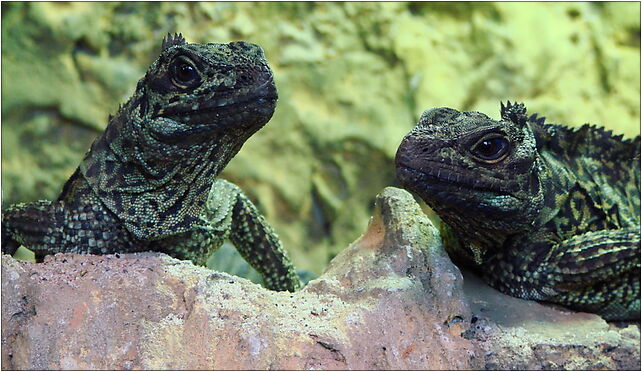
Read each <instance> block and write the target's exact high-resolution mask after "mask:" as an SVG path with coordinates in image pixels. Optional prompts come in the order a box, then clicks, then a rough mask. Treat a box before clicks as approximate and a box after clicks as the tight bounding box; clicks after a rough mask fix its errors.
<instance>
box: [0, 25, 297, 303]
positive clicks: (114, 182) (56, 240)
mask: <svg viewBox="0 0 642 372" xmlns="http://www.w3.org/2000/svg"><path fill="white" fill-rule="evenodd" d="M276 100H277V91H276V87H275V85H274V80H273V76H272V71H271V70H270V67H269V66H268V64H267V62H266V60H265V57H264V54H263V51H262V50H261V48H260V47H258V46H256V45H253V44H249V43H245V42H232V43H229V44H213V43H208V44H189V43H187V42H186V41H185V39H184V38H183V37H182V35H180V34H178V35H175V36H171V35H168V37H167V38H166V39H164V40H163V45H162V52H161V54H160V56H159V57H158V59H157V60H156V61H155V62H154V63H152V65H151V66H150V67H149V70H148V71H147V73H146V74H145V76H144V77H143V78H142V79H141V80H140V81H139V82H138V85H137V86H136V91H135V93H134V95H133V96H132V97H131V98H130V99H129V101H128V102H127V103H125V104H124V105H123V106H121V107H120V109H119V110H118V112H117V113H116V115H114V116H113V117H110V119H109V124H108V125H107V128H106V129H105V131H104V132H103V133H102V134H101V135H100V136H99V137H98V138H97V139H96V140H95V141H94V143H93V144H92V146H91V149H90V150H89V152H88V153H87V154H86V155H85V158H84V160H83V161H82V163H81V164H80V166H79V167H78V169H77V170H76V171H75V172H74V174H73V175H72V176H71V178H69V180H68V181H67V183H66V184H65V185H64V187H63V190H62V192H61V194H60V196H59V197H58V199H56V200H55V201H37V202H33V203H21V204H16V205H13V206H11V207H9V208H7V209H6V210H4V211H3V216H2V252H3V253H9V254H13V253H14V252H15V250H16V249H17V248H18V247H19V246H20V245H24V246H26V247H27V248H29V249H31V250H33V251H34V252H35V254H36V257H37V258H41V257H43V256H44V255H47V254H53V253H56V252H73V253H89V254H108V253H115V252H121V253H126V252H138V251H147V250H151V251H158V252H164V253H167V254H169V255H171V256H173V257H176V258H179V259H189V260H192V261H193V262H194V263H195V264H199V265H203V264H205V262H206V260H207V257H208V256H209V255H210V253H212V251H213V250H215V249H217V248H218V247H219V246H220V245H221V244H222V243H223V241H224V240H225V239H226V238H229V239H230V240H231V241H232V242H233V243H234V245H235V246H236V248H237V250H238V251H239V252H240V253H241V255H242V256H243V257H244V258H245V259H246V260H247V261H248V263H250V264H251V265H252V266H253V267H254V268H256V269H257V271H259V272H260V273H261V274H262V276H263V279H264V282H265V284H266V286H267V287H268V288H271V289H275V290H289V291H294V290H296V289H298V288H299V287H300V281H299V279H298V277H297V275H296V273H295V270H294V268H293V266H292V264H291V262H290V259H289V258H288V256H287V254H286V252H285V251H284V250H283V248H282V246H281V242H280V240H279V239H278V237H277V236H276V235H275V233H274V232H273V230H272V229H271V228H270V226H269V225H268V224H267V223H266V221H265V219H264V218H263V217H262V216H261V215H260V214H259V212H258V210H257V209H256V207H255V206H254V205H253V204H252V203H251V202H250V200H249V199H248V198H247V197H246V196H245V195H244V194H243V192H242V191H241V190H240V189H239V188H238V187H237V186H235V185H233V184H231V183H229V182H227V181H225V180H222V179H217V178H216V176H217V175H218V174H219V173H220V172H221V170H223V168H224V167H225V166H226V165H227V163H228V162H229V161H230V160H231V159H232V157H234V155H236V153H237V152H238V151H239V150H240V149H241V146H242V145H243V143H244V142H245V141H246V140H247V139H248V138H249V137H250V136H251V135H252V134H254V133H255V132H256V131H258V130H259V129H260V128H261V127H262V126H263V125H265V124H266V123H267V122H268V120H270V118H271V117H272V114H273V112H274V109H275V105H276Z"/></svg>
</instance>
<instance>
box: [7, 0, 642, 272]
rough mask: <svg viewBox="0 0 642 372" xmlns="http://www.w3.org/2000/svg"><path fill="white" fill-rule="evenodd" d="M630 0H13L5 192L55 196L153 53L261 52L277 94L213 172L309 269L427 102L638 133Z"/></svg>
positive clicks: (373, 187) (349, 237)
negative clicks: (517, 109) (181, 38)
mask: <svg viewBox="0 0 642 372" xmlns="http://www.w3.org/2000/svg"><path fill="white" fill-rule="evenodd" d="M639 14H640V4H639V3H635V2H628V3H625V2H599V3H598V2H546V3H544V2H530V3H529V2H470V3H469V2H300V3H299V2H258V3H254V2H148V3H147V2H7V3H3V8H2V24H1V25H0V27H1V29H2V93H3V95H2V193H3V195H2V196H3V198H2V203H3V206H6V205H7V204H12V203H15V202H21V201H22V202H26V201H34V200H38V199H49V200H51V199H53V198H55V197H56V196H57V195H58V193H59V192H60V190H61V187H62V185H63V184H64V182H65V181H66V180H67V178H69V176H70V175H71V173H73V171H74V169H75V168H76V167H77V166H78V163H79V162H80V160H81V159H82V157H83V154H84V153H85V151H87V149H88V147H89V145H90V144H91V142H92V140H93V138H94V137H95V136H96V134H97V133H98V132H100V131H102V129H103V128H104V126H105V125H106V124H107V115H108V114H113V113H114V112H115V111H116V109H117V107H118V104H119V103H121V102H123V100H124V99H126V98H127V97H129V96H130V95H131V93H132V91H133V90H134V87H135V85H136V81H137V80H138V79H139V78H140V77H141V76H142V75H143V73H144V72H145V70H146V69H147V67H148V66H149V63H150V62H151V61H152V60H153V59H154V58H155V57H156V54H157V53H158V51H159V49H160V40H161V39H162V37H163V36H164V35H165V34H167V32H176V31H178V32H182V33H183V35H185V36H186V37H187V39H188V40H189V41H191V42H229V41H232V40H247V41H250V42H253V43H257V44H259V45H261V46H262V47H263V49H264V50H265V52H266V56H267V59H268V61H269V62H270V65H271V66H272V67H273V69H274V73H275V79H276V84H277V87H278V89H279V101H278V105H277V109H276V112H275V115H274V117H273V119H272V120H271V121H270V123H268V125H267V126H266V128H265V129H264V130H261V131H260V132H258V133H257V134H256V135H255V136H253V137H252V138H251V139H250V140H249V141H248V142H247V144H246V145H245V146H244V148H243V149H242V150H241V152H240V153H239V154H238V155H237V156H236V157H235V158H234V159H233V160H232V162H231V163H230V165H229V166H228V167H227V168H226V170H225V171H224V176H225V177H226V178H228V179H230V180H231V181H233V182H235V183H237V184H238V185H240V186H241V188H242V189H243V190H244V191H246V192H247V193H249V195H250V197H251V198H252V199H253V200H254V201H256V202H257V203H258V206H259V208H260V209H261V211H262V212H263V213H264V215H265V216H266V218H267V220H268V221H269V222H270V224H271V225H273V227H274V228H275V230H276V231H277V232H278V233H279V236H280V237H281V238H282V239H283V242H284V245H285V247H286V248H287V249H288V250H289V251H290V252H291V257H292V259H293V261H294V263H295V264H296V265H297V267H300V268H302V269H307V270H312V271H314V272H315V273H316V274H320V273H321V272H322V271H323V269H324V268H325V267H326V265H327V264H328V262H329V260H330V259H331V258H332V257H334V255H336V254H337V253H338V252H339V251H340V250H341V249H343V248H344V247H346V246H347V245H348V244H349V243H350V242H351V241H353V240H354V239H355V237H357V236H359V234H360V233H361V232H363V231H364V228H365V224H366V221H367V220H368V217H369V216H370V215H371V214H372V204H373V203H372V201H373V198H374V196H375V195H376V194H377V192H379V191H380V190H381V189H382V188H383V187H385V186H387V185H390V184H391V183H392V182H394V181H393V180H394V167H393V164H394V163H393V159H394V154H395V151H396V150H397V147H398V145H399V142H400V141H401V138H402V137H403V136H404V135H405V134H406V133H407V132H408V131H409V130H410V129H411V128H412V127H413V126H414V125H415V123H416V122H417V119H418V117H419V115H420V114H421V112H422V111H423V110H425V109H428V108H431V107H439V106H448V107H453V108H457V109H459V110H478V111H481V112H486V113H494V114H496V113H497V107H498V103H499V101H500V100H504V101H505V100H507V99H510V100H511V101H512V100H523V101H525V102H526V104H527V106H528V108H529V109H530V110H532V111H533V112H540V113H542V114H543V115H545V116H547V118H548V119H549V120H550V121H551V122H556V123H566V124H569V125H578V126H579V125H582V124H584V123H586V122H590V123H594V124H599V125H605V126H607V127H609V129H613V130H614V131H616V132H618V133H624V134H626V135H627V136H629V137H631V136H635V135H637V134H639V133H640V128H639V124H638V123H639V122H640V84H639V82H640V17H639Z"/></svg>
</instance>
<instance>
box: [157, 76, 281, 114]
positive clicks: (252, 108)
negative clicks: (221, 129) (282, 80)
mask: <svg viewBox="0 0 642 372" xmlns="http://www.w3.org/2000/svg"><path fill="white" fill-rule="evenodd" d="M277 99H278V94H277V91H276V87H275V86H274V82H273V81H272V80H271V79H270V80H267V81H265V82H264V83H262V84H261V85H260V86H258V87H256V88H254V89H253V90H252V91H250V92H249V93H246V94H243V95H239V96H236V97H232V98H229V99H217V100H207V101H205V102H204V103H203V104H201V105H199V106H198V107H196V108H191V107H190V108H189V109H185V108H184V107H180V106H175V107H170V108H167V109H165V110H162V111H161V112H159V113H158V114H157V115H156V116H163V117H168V118H171V119H174V120H178V121H182V122H186V123H190V124H217V123H219V122H221V121H229V122H232V121H234V122H236V121H242V120H243V119H244V116H245V115H248V114H253V115H255V116H257V117H267V118H266V121H267V120H268V119H269V118H270V117H271V116H272V114H273V113H274V109H275V106H276V101H277Z"/></svg>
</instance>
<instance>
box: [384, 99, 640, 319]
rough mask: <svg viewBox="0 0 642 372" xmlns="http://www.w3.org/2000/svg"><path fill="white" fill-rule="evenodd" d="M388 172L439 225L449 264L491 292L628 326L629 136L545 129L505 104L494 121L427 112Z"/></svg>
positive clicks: (632, 241)
mask: <svg viewBox="0 0 642 372" xmlns="http://www.w3.org/2000/svg"><path fill="white" fill-rule="evenodd" d="M396 168H397V175H398V177H399V179H400V180H401V182H402V184H403V185H404V187H406V188H408V189H410V190H411V191H414V192H416V193H417V194H418V195H419V196H420V197H421V198H422V199H423V200H424V201H426V203H428V204H429V205H430V206H431V208H433V209H434V210H435V212H436V213H437V214H438V215H439V216H440V218H441V219H442V221H443V225H442V227H443V229H442V230H443V236H444V240H445V243H446V249H447V250H448V252H449V253H450V254H451V256H452V257H453V258H454V259H455V260H456V261H458V262H460V263H463V264H465V265H468V266H470V267H472V268H473V269H474V270H475V271H476V272H478V273H479V274H480V275H481V276H482V277H483V278H484V279H485V280H486V281H487V282H488V283H489V284H490V285H492V286H493V287H495V288H497V289H499V290H500V291H502V292H504V293H506V294H509V295H512V296H515V297H521V298H525V299H534V300H542V301H548V302H553V303H557V304H561V305H564V306H567V307H570V308H572V309H575V310H580V311H588V312H594V313H597V314H600V315H601V316H603V317H604V318H605V319H607V320H618V319H639V317H640V137H639V136H638V137H637V138H635V139H633V140H622V136H613V135H612V134H611V133H610V132H606V131H604V130H603V129H601V128H596V127H592V126H588V125H584V126H583V127H581V128H579V129H576V130H573V129H570V128H567V127H565V126H562V125H554V124H547V123H545V118H542V117H538V116H537V115H536V114H535V115H531V116H530V117H529V116H527V115H526V108H525V106H524V105H523V104H511V103H510V102H509V103H508V105H507V106H504V105H503V104H502V108H501V119H500V120H499V121H496V120H493V119H491V118H489V117H488V116H486V115H484V114H482V113H479V112H459V111H457V110H454V109H450V108H435V109H432V110H428V111H426V112H424V114H423V115H422V117H421V119H420V121H419V123H418V124H417V126H416V127H415V128H414V129H413V130H412V131H411V132H410V133H409V134H408V135H407V136H406V137H405V138H404V140H403V141H402V143H401V145H400V146H399V149H398V151H397V156H396Z"/></svg>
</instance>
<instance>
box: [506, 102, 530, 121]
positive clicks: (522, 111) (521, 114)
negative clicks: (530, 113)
mask: <svg viewBox="0 0 642 372" xmlns="http://www.w3.org/2000/svg"><path fill="white" fill-rule="evenodd" d="M500 104H501V111H500V113H501V116H502V119H504V120H509V121H512V122H513V123H515V124H518V125H524V124H526V120H527V119H528V118H527V117H526V106H524V104H523V103H517V102H515V103H510V101H506V106H504V103H503V102H500Z"/></svg>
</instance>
